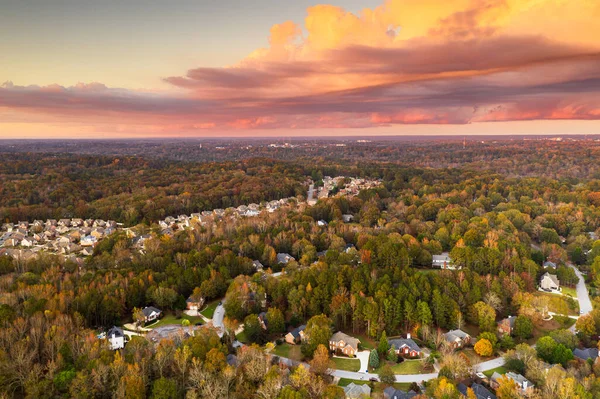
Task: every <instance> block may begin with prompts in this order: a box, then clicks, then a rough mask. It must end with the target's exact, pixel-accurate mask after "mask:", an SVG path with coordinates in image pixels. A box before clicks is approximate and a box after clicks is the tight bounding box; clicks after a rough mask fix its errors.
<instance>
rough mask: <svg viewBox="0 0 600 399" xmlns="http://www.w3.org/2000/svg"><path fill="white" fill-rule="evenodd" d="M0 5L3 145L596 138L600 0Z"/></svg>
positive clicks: (37, 0) (137, 0)
mask: <svg viewBox="0 0 600 399" xmlns="http://www.w3.org/2000/svg"><path fill="white" fill-rule="evenodd" d="M0 9H1V10H2V12H0V138H113V137H118V138H124V137H188V136H198V137H202V136H208V137H220V136H247V137H255V136H285V137H288V136H292V135H298V136H320V135H322V136H335V135H340V136H349V135H356V136H365V135H394V134H414V135H439V134H456V135H463V134H478V135H480V134H494V135H497V134H567V133H568V134H595V133H600V129H599V128H600V40H598V38H599V37H600V24H599V23H598V22H597V21H598V19H599V18H600V1H598V0H577V1H573V0H378V1H377V0H332V1H323V2H319V1H311V0H294V1H290V0H288V1H281V0H277V1H275V0H253V1H245V0H244V1H242V0H218V1H217V0H196V1H169V2H166V1H154V0H127V1H113V0H104V1H95V0H68V1H67V0H65V1H58V0H23V1H12V0H0Z"/></svg>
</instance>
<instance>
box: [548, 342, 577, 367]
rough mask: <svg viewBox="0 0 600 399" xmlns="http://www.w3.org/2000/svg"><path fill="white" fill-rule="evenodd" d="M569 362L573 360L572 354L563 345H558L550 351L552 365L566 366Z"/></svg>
mask: <svg viewBox="0 0 600 399" xmlns="http://www.w3.org/2000/svg"><path fill="white" fill-rule="evenodd" d="M570 360H573V352H572V351H571V349H569V348H567V347H566V346H564V345H563V344H558V345H557V346H556V347H555V348H554V350H553V351H552V363H556V364H561V365H563V366H566V365H567V362H568V361H570Z"/></svg>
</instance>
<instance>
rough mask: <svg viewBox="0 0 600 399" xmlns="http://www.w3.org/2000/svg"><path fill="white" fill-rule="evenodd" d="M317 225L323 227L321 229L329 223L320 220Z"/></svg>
mask: <svg viewBox="0 0 600 399" xmlns="http://www.w3.org/2000/svg"><path fill="white" fill-rule="evenodd" d="M317 225H318V226H321V227H323V226H327V222H326V221H324V220H323V219H321V220H319V221H318V222H317Z"/></svg>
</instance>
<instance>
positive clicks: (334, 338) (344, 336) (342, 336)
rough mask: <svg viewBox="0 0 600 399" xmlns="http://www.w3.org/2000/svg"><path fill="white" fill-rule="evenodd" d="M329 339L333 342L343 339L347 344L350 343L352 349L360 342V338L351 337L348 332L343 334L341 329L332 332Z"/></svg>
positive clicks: (356, 347)
mask: <svg viewBox="0 0 600 399" xmlns="http://www.w3.org/2000/svg"><path fill="white" fill-rule="evenodd" d="M329 340H330V341H334V342H339V341H344V342H345V343H346V344H347V345H350V346H351V347H352V348H353V349H354V350H358V344H359V343H360V340H359V339H358V338H354V337H351V336H349V335H348V334H344V333H343V332H341V331H338V332H336V333H335V334H333V335H332V336H331V338H330V339H329Z"/></svg>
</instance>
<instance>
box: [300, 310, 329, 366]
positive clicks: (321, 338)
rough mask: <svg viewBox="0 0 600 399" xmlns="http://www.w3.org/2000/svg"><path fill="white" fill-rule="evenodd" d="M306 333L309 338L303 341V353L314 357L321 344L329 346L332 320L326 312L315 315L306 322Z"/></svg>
mask: <svg viewBox="0 0 600 399" xmlns="http://www.w3.org/2000/svg"><path fill="white" fill-rule="evenodd" d="M304 333H305V334H306V336H307V339H306V340H305V341H304V342H303V343H302V353H303V354H304V356H308V357H312V355H313V353H314V352H315V350H316V349H317V347H318V346H319V345H323V346H325V347H328V346H329V338H331V320H329V318H328V317H327V316H325V315H324V314H321V315H318V316H313V317H311V318H310V319H309V320H308V323H306V328H305V330H304Z"/></svg>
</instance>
